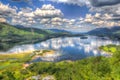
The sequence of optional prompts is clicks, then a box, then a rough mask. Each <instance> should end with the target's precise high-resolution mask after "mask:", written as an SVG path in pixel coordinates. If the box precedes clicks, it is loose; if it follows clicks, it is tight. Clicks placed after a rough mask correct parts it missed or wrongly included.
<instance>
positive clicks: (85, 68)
mask: <svg viewBox="0 0 120 80" xmlns="http://www.w3.org/2000/svg"><path fill="white" fill-rule="evenodd" d="M104 48H105V49H104ZM106 48H108V49H109V50H107V52H112V53H113V55H112V57H102V56H99V57H90V58H86V59H83V60H78V61H74V62H73V61H62V62H57V63H53V62H37V63H33V64H31V65H30V66H28V67H27V68H25V69H23V67H22V65H23V64H24V61H22V62H17V61H16V62H15V61H11V60H8V61H3V62H0V65H4V66H0V80H24V79H28V78H29V79H30V78H31V76H37V75H41V76H45V75H52V76H54V77H55V79H56V80H120V75H119V74H120V46H115V45H108V46H102V47H100V49H101V50H104V51H106ZM40 79H42V77H41V78H40Z"/></svg>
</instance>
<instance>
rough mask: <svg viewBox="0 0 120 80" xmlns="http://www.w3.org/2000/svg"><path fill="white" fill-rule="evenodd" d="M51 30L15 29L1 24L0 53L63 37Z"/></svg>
mask: <svg viewBox="0 0 120 80" xmlns="http://www.w3.org/2000/svg"><path fill="white" fill-rule="evenodd" d="M61 35H63V33H62V34H56V33H53V32H52V31H49V30H41V29H35V28H33V29H31V28H25V27H21V28H20V27H14V26H12V25H9V24H7V23H0V51H1V50H2V51H5V50H8V49H9V48H11V47H13V46H15V45H19V44H28V43H35V42H38V41H43V40H46V39H49V38H52V37H57V36H61Z"/></svg>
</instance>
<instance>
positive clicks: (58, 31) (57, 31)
mask: <svg viewBox="0 0 120 80" xmlns="http://www.w3.org/2000/svg"><path fill="white" fill-rule="evenodd" d="M47 30H49V31H52V32H55V33H62V32H64V33H65V32H66V33H70V32H69V31H66V30H63V29H47Z"/></svg>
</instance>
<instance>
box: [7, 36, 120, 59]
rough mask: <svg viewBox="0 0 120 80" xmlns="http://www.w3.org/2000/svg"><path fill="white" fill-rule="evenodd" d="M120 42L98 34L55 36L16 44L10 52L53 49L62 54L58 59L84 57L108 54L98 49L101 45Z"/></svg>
mask: <svg viewBox="0 0 120 80" xmlns="http://www.w3.org/2000/svg"><path fill="white" fill-rule="evenodd" d="M107 44H116V45H119V44H120V43H119V42H117V41H112V40H108V39H107V40H103V39H101V38H98V37H96V36H88V38H86V39H81V38H80V37H66V38H53V39H50V40H47V41H44V42H41V43H37V44H30V45H21V46H15V47H14V48H12V49H10V50H9V51H8V53H9V52H23V51H28V50H40V49H53V50H55V51H57V52H58V53H60V54H61V56H59V57H60V58H58V57H57V58H56V59H72V60H76V59H82V58H85V57H88V56H100V55H103V56H107V55H108V54H105V52H101V51H99V50H98V47H99V46H102V45H107Z"/></svg>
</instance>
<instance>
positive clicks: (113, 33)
mask: <svg viewBox="0 0 120 80" xmlns="http://www.w3.org/2000/svg"><path fill="white" fill-rule="evenodd" d="M87 34H89V35H96V36H106V37H110V38H112V39H115V38H117V39H120V27H119V26H116V27H112V28H96V29H94V30H91V31H89V32H88V33H87Z"/></svg>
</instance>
